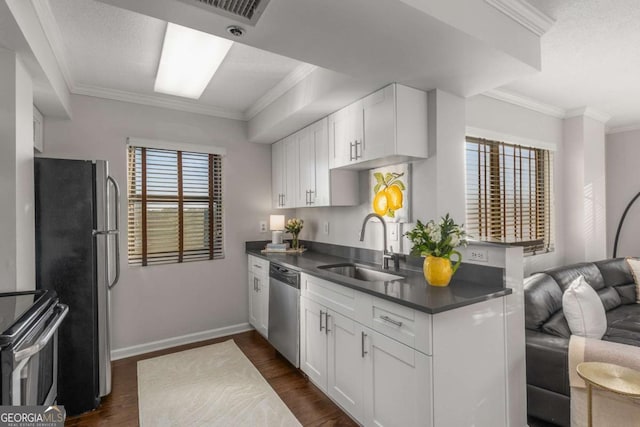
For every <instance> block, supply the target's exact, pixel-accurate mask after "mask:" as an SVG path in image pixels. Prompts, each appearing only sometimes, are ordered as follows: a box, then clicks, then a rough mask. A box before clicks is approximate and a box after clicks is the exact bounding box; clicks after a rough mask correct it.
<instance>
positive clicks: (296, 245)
mask: <svg viewBox="0 0 640 427" xmlns="http://www.w3.org/2000/svg"><path fill="white" fill-rule="evenodd" d="M303 227H304V221H303V220H301V219H300V218H290V219H289V220H288V221H287V224H286V225H285V226H284V229H285V230H287V232H288V233H291V237H292V239H291V248H292V249H300V241H299V240H298V235H299V234H300V232H301V231H302V228H303Z"/></svg>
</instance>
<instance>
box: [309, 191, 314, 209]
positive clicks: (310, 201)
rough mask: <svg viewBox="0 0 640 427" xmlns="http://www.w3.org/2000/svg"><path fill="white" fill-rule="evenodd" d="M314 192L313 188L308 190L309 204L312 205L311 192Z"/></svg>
mask: <svg viewBox="0 0 640 427" xmlns="http://www.w3.org/2000/svg"><path fill="white" fill-rule="evenodd" d="M314 193H315V191H313V190H309V204H310V205H312V204H313V203H314V202H313V194H314Z"/></svg>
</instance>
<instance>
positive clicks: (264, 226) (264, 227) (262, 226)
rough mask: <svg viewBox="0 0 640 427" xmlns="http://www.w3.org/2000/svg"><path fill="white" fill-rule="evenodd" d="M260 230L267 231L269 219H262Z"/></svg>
mask: <svg viewBox="0 0 640 427" xmlns="http://www.w3.org/2000/svg"><path fill="white" fill-rule="evenodd" d="M260 232H261V233H266V232H267V221H260Z"/></svg>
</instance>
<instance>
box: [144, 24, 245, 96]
mask: <svg viewBox="0 0 640 427" xmlns="http://www.w3.org/2000/svg"><path fill="white" fill-rule="evenodd" d="M232 44H233V42H232V41H231V40H227V39H223V38H221V37H216V36H214V35H211V34H207V33H203V32H202V31H197V30H193V29H191V28H187V27H183V26H181V25H177V24H173V23H171V22H169V23H168V24H167V31H166V34H165V36H164V43H163V45H162V55H161V57H160V65H159V66H158V74H157V75H156V82H155V85H154V88H153V90H155V91H156V92H160V93H166V94H169V95H176V96H182V97H185V98H191V99H198V98H200V96H201V95H202V92H204V90H205V88H206V87H207V85H208V84H209V81H211V78H212V77H213V75H214V74H215V72H216V71H217V69H218V67H220V64H222V61H224V58H225V57H226V56H227V53H228V52H229V49H230V48H231V45H232Z"/></svg>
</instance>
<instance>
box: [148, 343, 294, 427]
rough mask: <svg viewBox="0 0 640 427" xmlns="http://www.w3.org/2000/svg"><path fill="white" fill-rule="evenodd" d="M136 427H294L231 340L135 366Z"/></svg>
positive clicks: (287, 413)
mask: <svg viewBox="0 0 640 427" xmlns="http://www.w3.org/2000/svg"><path fill="white" fill-rule="evenodd" d="M138 405H139V412H140V425H141V426H142V427H164V426H225V427H227V426H282V427H285V426H286V427H289V426H300V423H299V422H298V420H297V419H296V418H295V417H294V415H293V414H292V413H291V411H290V410H289V408H287V406H286V405H285V404H284V402H283V401H282V400H280V397H278V395H277V394H276V392H275V391H274V390H273V389H272V388H271V387H270V386H269V384H268V383H267V381H266V380H265V379H264V378H263V377H262V375H260V372H258V370H257V369H256V368H255V366H253V364H252V363H251V362H250V361H249V359H247V357H246V356H245V355H244V354H243V353H242V351H240V349H239V348H238V346H237V345H236V344H235V342H233V340H229V341H225V342H222V343H219V344H213V345H209V346H206V347H199V348H194V349H191V350H186V351H182V352H179V353H173V354H168V355H166V356H160V357H156V358H153V359H147V360H142V361H140V362H138Z"/></svg>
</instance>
